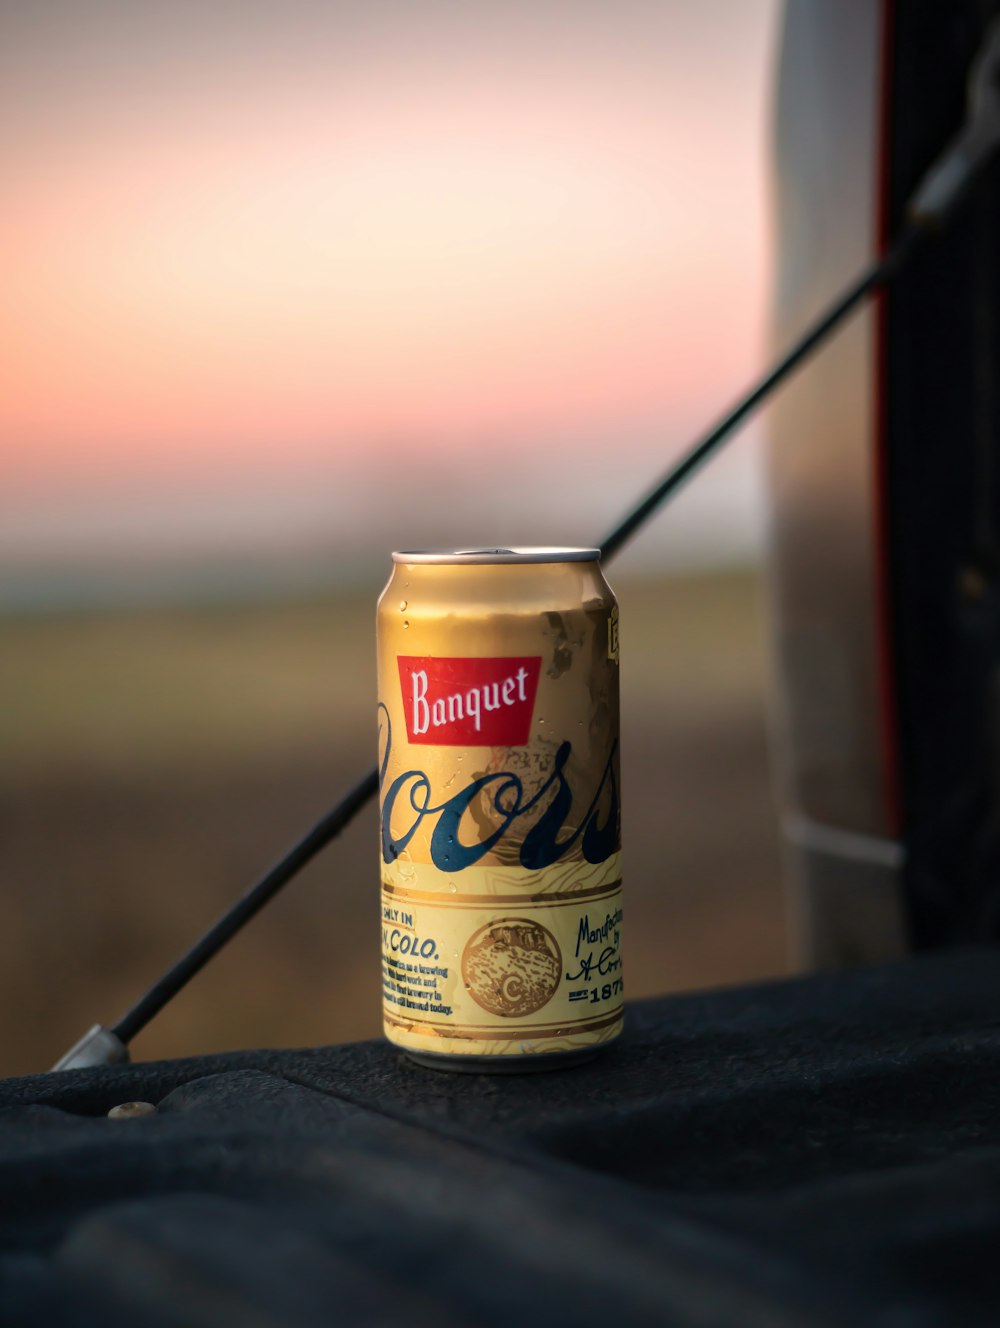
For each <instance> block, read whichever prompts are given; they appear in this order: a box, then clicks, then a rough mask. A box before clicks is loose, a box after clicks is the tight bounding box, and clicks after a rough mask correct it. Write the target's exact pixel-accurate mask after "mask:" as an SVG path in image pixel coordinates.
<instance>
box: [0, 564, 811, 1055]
mask: <svg viewBox="0 0 1000 1328" xmlns="http://www.w3.org/2000/svg"><path fill="white" fill-rule="evenodd" d="M612 580H613V582H614V584H615V588H616V590H617V592H618V595H619V600H620V602H621V608H622V659H623V683H624V689H623V730H624V735H623V785H624V790H623V796H624V817H625V821H624V830H625V853H626V860H625V861H626V890H627V894H626V899H627V932H626V936H627V940H626V946H627V948H626V981H627V984H628V985H627V989H628V991H629V993H630V995H631V996H634V997H635V996H643V995H648V994H652V993H655V992H661V991H671V990H676V989H682V988H691V987H696V986H705V985H715V984H719V983H730V982H737V981H743V980H748V979H752V978H758V977H764V976H768V975H772V974H779V973H782V972H785V971H786V970H787V957H786V944H785V934H784V921H783V910H782V899H781V892H780V886H779V880H778V853H777V838H776V832H775V827H774V820H773V811H772V805H771V796H770V788H769V775H768V766H767V753H766V744H765V709H764V692H765V670H764V663H763V646H762V637H763V632H762V624H761V621H760V614H761V607H760V586H759V582H758V579H757V577H756V575H755V574H753V573H751V572H745V573H744V572H740V573H727V574H725V575H718V574H715V575H707V574H706V575H702V576H690V577H684V578H674V579H671V580H663V581H649V580H646V581H635V582H632V583H626V584H618V583H617V581H614V578H612ZM374 600H375V593H374V590H373V591H372V593H371V594H367V593H366V594H364V595H360V594H358V595H354V596H336V597H335V596H332V595H331V596H330V598H328V599H323V600H319V599H317V600H312V601H309V602H304V603H285V604H272V605H261V606H253V607H247V606H240V607H233V608H226V609H220V608H212V609H207V608H206V609H199V610H158V611H142V612H124V611H122V612H118V613H113V614H112V613H106V614H100V615H96V614H95V615H75V616H74V615H64V616H60V617H46V618H41V617H35V618H32V617H20V618H16V619H15V618H10V619H7V620H0V694H2V695H3V697H4V705H3V707H2V708H0V759H2V765H0V845H2V848H0V853H2V864H0V870H2V881H3V887H2V891H0V965H2V972H3V981H4V987H5V999H4V1001H3V1006H2V1015H0V1074H16V1073H27V1072H31V1071H35V1070H40V1069H45V1068H48V1066H49V1065H50V1064H51V1063H52V1061H53V1060H55V1059H56V1057H57V1056H58V1055H59V1054H61V1052H62V1051H64V1050H65V1048H66V1046H67V1045H68V1044H69V1043H70V1042H72V1041H73V1040H74V1039H75V1038H76V1037H77V1036H78V1035H79V1034H80V1033H81V1032H83V1031H84V1029H85V1028H86V1027H88V1026H89V1025H90V1024H91V1023H93V1022H95V1021H97V1020H100V1021H101V1022H104V1023H110V1022H113V1021H114V1019H115V1018H117V1017H118V1015H120V1014H121V1013H122V1012H123V1010H124V1009H125V1007H126V1006H127V1005H128V1004H130V1003H131V1001H132V1000H133V999H134V998H135V997H136V996H137V995H138V994H139V993H140V992H141V990H142V989H144V987H145V986H146V985H148V983H149V982H150V981H151V980H152V979H153V978H154V977H155V976H156V975H157V974H158V972H159V971H160V970H161V969H162V968H163V967H164V966H165V965H166V964H167V963H168V962H169V961H170V960H171V959H173V958H174V957H175V956H176V955H177V953H178V952H179V951H180V950H181V949H183V948H184V947H185V946H186V945H187V944H188V943H189V942H190V941H191V940H192V939H193V938H194V937H195V936H196V935H197V934H198V933H199V932H200V931H201V930H202V929H203V928H204V927H205V926H206V925H207V924H208V923H209V922H211V921H212V920H213V919H214V918H215V916H216V915H217V914H218V913H219V912H220V911H221V910H222V909H223V908H224V907H225V905H226V904H227V903H228V902H229V901H231V900H232V899H233V898H234V897H235V896H236V895H237V894H238V893H240V892H241V891H242V890H243V889H244V888H245V887H246V886H247V885H248V884H249V883H250V882H251V881H252V880H253V879H254V878H255V877H256V876H257V875H258V874H259V873H260V871H261V869H262V868H263V867H264V866H266V865H267V864H268V863H269V862H270V861H271V860H272V859H274V858H275V857H276V856H278V855H279V854H280V853H281V852H282V851H283V850H284V849H285V848H286V847H287V846H288V844H289V843H290V842H291V841H292V840H293V839H295V838H296V837H297V836H298V835H299V834H300V833H301V832H302V831H303V830H304V829H305V828H307V827H308V826H309V825H310V824H311V823H312V822H313V821H314V820H315V819H317V818H318V817H319V816H320V815H321V814H322V813H323V812H324V810H326V808H327V807H328V805H329V804H330V803H331V802H332V801H333V800H335V799H336V797H337V796H339V794H340V793H341V792H342V791H343V789H344V788H345V787H346V785H347V784H348V783H350V782H352V781H353V780H354V779H355V778H356V777H357V776H358V775H360V774H361V773H363V771H364V770H365V769H366V768H367V767H368V766H369V765H370V764H371V763H372V761H373V760H374V750H375V721H374V707H375V690H374V662H373V661H374ZM377 882H378V871H377V859H376V835H375V816H374V811H373V810H372V809H368V810H367V811H366V813H365V814H363V815H362V816H361V817H359V819H358V821H357V822H356V823H355V824H354V825H352V826H351V827H350V828H349V830H348V831H347V832H346V833H345V835H344V836H343V838H342V839H341V840H340V841H339V842H338V843H336V844H334V845H333V846H332V847H331V848H330V849H328V850H327V851H326V853H325V854H324V855H322V857H321V859H320V860H319V861H317V862H315V863H313V864H312V866H311V867H310V868H309V869H308V870H307V871H305V872H304V873H303V875H302V876H301V878H300V879H299V880H297V881H296V882H295V883H294V884H292V885H290V886H289V887H288V888H287V890H286V893H285V895H284V896H283V897H281V898H279V899H278V900H276V901H275V902H274V903H273V904H272V905H270V906H269V908H268V909H267V911H266V912H265V913H264V914H263V915H262V916H261V917H260V918H258V919H257V920H256V921H255V922H253V923H252V924H251V925H250V927H249V928H248V929H247V931H246V932H245V933H244V934H243V935H242V936H241V937H239V938H238V939H237V940H236V941H235V942H234V943H233V944H232V945H231V946H230V948H229V949H228V951H226V952H225V953H224V954H223V955H222V956H220V957H219V958H218V959H217V960H215V961H214V962H213V963H212V964H211V965H210V967H209V968H208V969H207V970H206V971H205V972H204V973H203V974H202V975H201V976H200V977H198V978H197V979H196V980H195V981H194V983H192V985H191V986H190V987H189V988H188V990H187V991H185V992H184V993H182V995H181V996H179V997H178V998H177V999H176V1001H175V1002H174V1003H173V1005H172V1006H171V1007H169V1008H168V1009H167V1011H165V1012H164V1014H162V1015H161V1016H160V1017H159V1018H158V1019H156V1020H155V1021H154V1023H153V1024H152V1025H151V1027H150V1028H149V1030H148V1031H147V1032H146V1033H144V1034H143V1035H142V1036H141V1037H140V1038H138V1039H137V1040H136V1042H135V1044H134V1048H133V1050H134V1054H135V1055H136V1057H138V1058H142V1059H147V1058H152V1057H157V1056H173V1055H180V1054H188V1053H195V1052H200V1051H207V1050H212V1049H218V1048H226V1047H231V1048H235V1047H241V1046H252V1045H258V1046H259V1045H303V1044H309V1043H322V1042H336V1041H342V1040H347V1039H352V1038H360V1037H369V1036H374V1035H376V1034H377V1033H378V1031H379V1011H378V998H379V986H380V984H379V962H378V911H377Z"/></svg>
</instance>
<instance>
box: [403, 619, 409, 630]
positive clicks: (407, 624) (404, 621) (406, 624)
mask: <svg viewBox="0 0 1000 1328" xmlns="http://www.w3.org/2000/svg"><path fill="white" fill-rule="evenodd" d="M409 625H410V624H409V623H408V622H407V620H406V619H405V618H404V619H403V630H404V631H405V630H406V628H407V627H409Z"/></svg>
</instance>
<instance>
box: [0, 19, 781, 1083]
mask: <svg viewBox="0 0 1000 1328" xmlns="http://www.w3.org/2000/svg"><path fill="white" fill-rule="evenodd" d="M778 11H779V6H778V4H777V0H701V2H700V3H699V4H698V5H693V4H690V3H684V0H617V3H615V4H614V5H612V4H610V3H608V2H607V0H579V2H578V3H576V4H574V5H572V6H569V5H565V4H563V3H562V2H561V0H532V3H531V4H524V5H521V4H511V3H509V2H504V3H501V2H500V0H488V2H487V0H481V2H480V3H477V4H474V5H468V4H464V3H458V0H406V2H405V3H404V0H384V2H380V0H365V2H364V3H362V2H361V0H341V2H340V3H334V4H330V3H325V2H324V3H318V2H317V3H313V2H312V0H282V3H281V4H280V5H279V4H277V3H275V0H246V2H245V3H241V4H239V5H236V4H235V3H220V4H216V5H211V6H205V5H203V4H200V3H199V4H195V3H189V2H188V0H172V3H170V4H166V3H164V2H154V0H149V2H148V3H144V4H141V5H136V4H134V3H119V2H118V0H108V2H107V3H98V2H96V0H45V3H38V4H32V5H13V4H10V5H4V6H3V7H2V8H0V16H2V18H0V25H2V33H0V160H2V162H3V173H4V181H5V190H4V195H5V198H4V207H3V209H2V211H0V267H2V275H3V287H4V291H5V318H4V319H3V320H2V322H0V363H2V364H3V365H4V377H5V383H4V390H3V392H2V394H0V469H2V473H0V683H2V690H0V694H2V697H3V705H2V707H0V854H2V865H0V872H2V886H0V966H2V968H0V971H2V974H3V982H4V987H5V1000H4V1002H3V1006H2V1010H3V1013H2V1015H0V1073H4V1074H14V1073H22V1072H31V1071H35V1070H40V1069H45V1068H47V1067H48V1066H49V1065H50V1064H51V1063H52V1062H53V1061H54V1060H55V1059H56V1058H57V1057H58V1055H59V1054H61V1052H62V1051H64V1050H65V1049H66V1046H67V1045H68V1044H69V1043H71V1042H72V1041H74V1040H75V1038H76V1037H77V1036H78V1035H79V1034H80V1033H82V1032H83V1031H84V1030H85V1028H86V1027H88V1026H89V1025H90V1024H91V1023H93V1022H95V1021H97V1020H100V1021H101V1022H105V1023H111V1022H113V1021H114V1020H115V1019H116V1018H117V1017H118V1016H119V1015H120V1014H121V1013H122V1012H123V1010H124V1008H125V1007H126V1006H127V1005H128V1004H129V1003H130V1002H131V1001H132V999H133V998H134V997H136V996H137V995H138V994H139V993H140V991H141V990H142V989H144V987H145V986H146V985H148V983H149V982H150V981H151V980H152V979H153V978H154V977H155V976H156V975H157V974H158V972H159V971H160V970H161V969H162V968H163V967H164V966H165V965H166V964H167V963H168V962H169V961H170V960H172V959H173V958H174V957H175V956H176V955H177V953H178V952H179V951H180V950H181V949H183V948H184V947H185V946H186V945H187V944H188V943H189V942H190V941H191V940H192V939H193V938H194V937H195V936H196V935H197V934H198V933H200V931H201V930H203V928H204V927H205V926H206V925H207V924H208V923H210V922H211V921H212V920H213V919H214V918H215V917H216V915H217V914H218V913H219V912H220V911H221V910H222V909H223V908H224V907H225V906H226V905H227V904H228V903H229V902H230V901H231V900H232V899H233V898H234V897H235V896H236V895H237V894H238V893H240V892H241V891H242V890H243V889H244V888H245V887H246V886H247V885H248V884H249V883H250V881H251V880H252V879H253V878H255V877H256V876H257V875H258V874H259V873H260V871H261V870H262V869H263V868H264V867H265V866H267V865H268V864H269V863H270V862H271V861H272V860H273V859H274V858H276V857H277V856H279V855H280V853H281V852H283V851H284V849H285V848H286V847H287V846H288V845H289V843H290V842H291V841H292V840H294V839H295V838H297V837H298V835H299V834H300V833H301V832H302V831H303V830H304V829H305V828H307V827H308V826H309V825H310V824H311V823H312V822H313V821H314V820H315V819H316V818H318V817H319V816H320V815H321V814H322V813H323V811H324V810H326V808H327V807H328V806H329V804H331V803H332V802H333V801H334V800H335V799H336V798H337V797H338V796H339V795H340V793H341V792H342V791H343V790H344V788H345V787H346V785H347V784H349V783H350V782H353V780H354V779H355V778H356V777H357V776H359V775H360V774H361V773H362V772H363V771H364V770H365V769H366V768H367V767H368V766H369V765H370V764H371V763H372V761H373V759H374V751H375V723H374V706H375V689H374V606H375V599H376V596H377V594H378V592H379V590H380V588H381V586H382V584H383V583H384V581H385V579H386V577H387V575H388V570H389V557H388V554H389V551H390V550H391V549H393V548H399V547H419V546H421V545H426V544H444V545H448V544H453V543H454V544H459V545H461V544H469V543H494V542H497V543H503V544H506V543H563V542H565V543H573V544H591V543H594V542H596V541H597V540H599V539H600V538H601V536H603V534H604V533H605V532H606V531H607V530H608V529H609V528H610V527H611V526H612V525H613V524H614V523H615V521H616V520H617V519H618V517H619V516H620V515H621V514H622V513H623V512H624V510H625V509H626V508H627V507H628V506H629V505H630V504H631V503H632V502H633V501H634V499H635V498H636V497H637V496H638V495H639V494H640V493H642V492H643V491H644V490H645V489H646V488H648V487H649V486H650V484H651V483H652V482H653V480H654V479H655V478H656V477H657V476H658V475H659V474H660V473H661V472H662V471H664V470H665V469H666V467H667V466H668V465H669V464H670V462H671V460H672V459H673V458H674V457H675V456H676V455H677V454H678V452H679V451H680V450H681V448H682V446H683V444H684V443H685V442H686V441H687V440H688V438H689V437H690V436H691V435H692V434H693V433H695V432H696V431H697V430H698V429H700V428H701V427H702V426H704V425H705V424H707V423H708V422H709V421H710V420H712V419H714V418H715V417H716V416H717V415H718V414H719V413H720V412H721V410H722V409H723V407H724V406H725V405H726V404H727V403H728V402H729V400H730V399H731V398H733V397H734V396H735V395H736V394H737V393H738V391H739V390H740V389H741V388H742V387H743V386H744V385H745V384H746V383H748V382H749V380H750V379H751V378H752V377H753V376H754V375H755V374H756V373H757V372H758V371H759V370H760V368H761V367H762V366H763V365H764V363H765V361H766V358H767V338H766V305H767V299H768V289H769V285H768V283H769V271H770V265H769V257H768V218H767V204H766V197H767V188H768V172H769V164H768V163H769V148H770V111H771V83H772V72H773V64H774V60H775V55H776V51H775V47H776V41H777V34H778V20H779V12H778ZM756 427H759V426H756ZM759 460H760V458H759V449H758V438H757V434H756V432H755V426H750V427H749V428H748V429H745V430H744V431H743V433H742V434H741V436H740V437H739V439H738V440H737V441H736V442H735V443H734V444H733V445H732V446H731V448H730V450H729V451H728V452H727V453H726V454H725V455H723V457H722V458H721V459H720V460H717V461H716V462H715V463H713V465H712V466H711V467H710V468H709V470H708V471H706V472H705V473H704V474H703V475H702V476H701V477H700V478H698V479H697V480H696V482H695V483H693V484H692V485H691V487H690V488H689V489H687V490H686V491H685V492H683V493H682V495H681V496H680V497H679V499H678V500H677V501H676V503H675V504H674V505H672V506H671V507H670V508H669V510H667V511H666V512H664V513H663V514H661V516H660V517H659V518H658V519H657V520H656V521H655V522H654V524H653V525H652V526H650V527H649V528H648V529H647V530H646V531H645V532H644V533H643V534H642V535H640V536H639V538H638V539H637V540H636V541H635V542H634V544H633V545H632V546H631V547H630V548H629V549H628V550H627V551H626V552H625V553H624V554H623V555H621V557H620V558H619V559H618V560H617V561H616V562H615V563H614V564H613V566H612V567H611V568H610V569H609V579H610V580H611V583H612V585H613V586H614V587H615V589H616V591H617V592H618V594H619V599H620V602H621V610H622V629H621V630H622V652H623V657H622V658H623V664H622V668H623V707H624V710H623V730H624V734H623V744H624V745H623V752H624V756H623V765H624V771H623V783H624V797H625V804H624V806H625V813H624V814H625V821H624V831H625V851H626V884H627V899H628V914H629V924H630V925H629V932H628V939H627V951H626V964H627V975H628V977H627V981H628V990H629V992H630V994H631V995H632V996H633V997H638V996H642V995H649V994H653V993H656V992H663V991H670V990H676V989H681V988H691V987H697V986H705V985H714V984H718V983H724V982H734V981H743V980H748V979H751V978H756V977H763V976H767V975H774V974H779V973H782V972H785V971H786V970H787V963H788V960H787V953H786V944H785V934H784V920H783V907H782V898H781V892H780V886H779V879H778V851H777V834H776V830H775V826H774V821H773V810H772V803H771V794H770V789H769V771H768V759H767V749H766V697H765V692H766V687H765V661H764V656H763V622H762V603H761V600H762V591H761V584H760V577H759V571H758V561H759V556H760V552H761V543H762V531H763V525H764V512H763V497H762V484H761V479H760V475H759V473H758V466H759ZM375 829H376V827H375V813H374V810H373V809H368V810H367V811H366V813H365V814H364V815H362V816H360V817H359V818H358V820H357V821H356V823H355V824H354V825H352V826H351V828H350V829H349V831H348V832H347V833H346V834H345V835H344V837H343V838H342V839H341V840H340V841H339V842H338V843H337V844H335V845H334V846H333V847H332V848H331V849H329V850H328V851H327V852H326V853H325V854H324V855H323V856H322V857H321V859H320V860H319V861H317V862H316V863H314V864H313V865H312V866H311V867H310V868H309V869H308V870H307V871H306V872H305V873H304V874H303V875H302V877H301V878H300V879H299V880H298V881H296V882H295V883H294V884H293V885H291V886H289V887H288V888H287V890H286V892H285V894H284V896H282V897H281V898H279V899H278V900H277V901H276V902H275V903H274V904H272V905H271V906H270V907H269V908H268V910H267V911H266V913H265V914H263V915H262V916H261V917H260V918H258V919H257V920H256V921H255V922H254V923H252V924H251V925H250V927H249V928H248V929H247V931H246V932H245V933H244V934H243V935H242V936H241V937H239V938H238V939H237V940H236V941H235V942H234V943H233V944H232V945H231V946H230V947H229V949H228V950H227V951H226V952H225V953H224V954H223V955H222V956H220V957H219V958H218V959H217V960H216V961H214V962H213V964H212V965H211V966H210V968H209V969H207V970H206V971H205V972H204V973H203V974H202V975H201V976H200V977H199V978H197V979H196V980H195V982H194V983H193V984H192V985H191V987H190V988H189V989H188V990H187V991H185V992H184V993H182V995H181V996H179V997H178V998H177V999H176V1000H175V1002H174V1003H173V1004H172V1005H171V1006H170V1007H169V1008H168V1009H167V1011H165V1012H164V1013H163V1014H162V1015H161V1016H159V1017H158V1018H157V1019H156V1020H155V1021H154V1023H153V1024H152V1025H151V1026H150V1028H149V1029H148V1030H147V1032H146V1033H144V1034H142V1035H141V1036H140V1037H139V1038H138V1039H137V1040H136V1042H135V1044H134V1054H135V1055H136V1056H137V1057H139V1058H144V1059H146V1058H152V1057H157V1056H167V1055H179V1054H186V1053H195V1052H200V1051H205V1050H210V1049H218V1048H227V1047H229V1048H234V1047H240V1046H251V1045H257V1046H260V1045H266V1044H270V1045H296V1044H307V1043H323V1042H334V1041H341V1040H345V1039H350V1038H357V1037H367V1036H373V1035H375V1034H376V1033H377V1032H378V1030H379V1005H378V1002H379V977H378V974H379V964H378V954H377V949H378V927H377V882H378V870H377V858H376V834H375Z"/></svg>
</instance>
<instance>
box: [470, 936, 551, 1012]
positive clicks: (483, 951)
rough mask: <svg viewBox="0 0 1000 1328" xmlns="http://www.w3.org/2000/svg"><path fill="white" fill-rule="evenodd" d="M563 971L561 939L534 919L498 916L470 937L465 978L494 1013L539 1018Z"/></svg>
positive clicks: (481, 1002) (474, 995) (479, 1000)
mask: <svg viewBox="0 0 1000 1328" xmlns="http://www.w3.org/2000/svg"><path fill="white" fill-rule="evenodd" d="M561 972H562V955H561V954H560V952H559V946H558V945H557V943H556V938H555V937H554V936H553V935H552V933H551V932H550V931H547V930H546V929H545V928H544V927H543V926H541V925H540V924H539V923H537V922H532V921H531V920H530V918H498V919H497V920H496V921H495V922H488V923H487V924H486V926H485V927H480V928H479V930H478V931H477V932H473V934H472V936H470V937H469V941H468V944H467V945H466V947H465V950H464V952H463V954H462V978H463V980H464V982H465V986H466V989H467V990H468V992H469V995H470V996H471V997H472V999H473V1000H474V1001H475V1002H476V1004H477V1005H481V1006H482V1008H483V1009H484V1010H488V1011H489V1012H490V1014H500V1015H505V1016H507V1017H508V1018H516V1017H518V1016H523V1015H527V1014H534V1013H535V1011H536V1010H540V1009H541V1008H542V1006H543V1005H545V1004H546V1003H547V1002H548V1001H550V1000H551V999H552V997H553V996H554V995H555V991H556V988H557V987H558V985H559V975H560V973H561Z"/></svg>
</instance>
